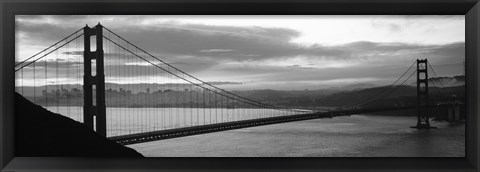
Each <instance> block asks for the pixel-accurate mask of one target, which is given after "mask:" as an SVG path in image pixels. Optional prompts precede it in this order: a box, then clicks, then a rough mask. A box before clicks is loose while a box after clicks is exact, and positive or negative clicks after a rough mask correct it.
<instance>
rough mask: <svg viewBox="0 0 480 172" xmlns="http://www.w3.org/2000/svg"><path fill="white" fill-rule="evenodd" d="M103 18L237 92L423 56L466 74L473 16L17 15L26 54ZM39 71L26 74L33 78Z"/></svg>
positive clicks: (342, 78) (345, 75)
mask: <svg viewBox="0 0 480 172" xmlns="http://www.w3.org/2000/svg"><path fill="white" fill-rule="evenodd" d="M97 23H101V24H102V25H103V26H105V27H106V28H108V29H110V30H112V31H114V32H115V33H118V34H119V35H121V36H122V37H124V38H125V39H127V40H128V41H130V42H132V43H134V44H135V45H137V46H138V47H140V48H142V49H144V50H146V51H147V52H149V53H151V54H153V55H154V56H156V57H158V58H160V59H162V60H164V61H165V62H167V63H170V64H172V65H173V66H175V67H177V68H179V69H181V70H183V71H186V72H187V73H189V74H191V75H193V76H195V77H197V78H200V79H202V80H204V81H207V82H217V83H223V84H221V87H222V88H226V89H232V90H250V89H278V90H304V89H313V90H314V89H323V88H330V87H342V86H346V85H351V84H358V83H372V84H375V85H388V84H391V83H392V82H393V81H394V80H395V79H396V78H397V77H398V76H400V75H401V74H402V73H403V72H404V71H406V70H407V68H408V67H409V66H410V65H411V64H412V63H413V62H414V61H415V60H416V59H417V58H422V59H423V58H427V59H428V60H429V61H430V63H431V64H432V65H433V66H434V68H435V70H436V73H437V74H438V75H439V76H455V75H461V74H463V72H464V69H463V66H464V64H463V63H464V61H465V17H464V16H463V15H454V16H452V15H451V16H381V15H378V16H328V15H317V16H302V15H296V16H170V15H163V16H162V15H159V16H124V15H115V16H83V15H72V16H65V15H61V16H38V15H27V16H16V61H22V60H24V59H26V58H28V57H30V56H32V55H34V54H35V53H37V52H40V51H41V50H43V49H44V48H46V47H48V46H50V45H52V44H54V43H55V42H57V41H59V40H60V39H62V38H64V37H65V36H67V35H69V34H71V33H73V32H74V31H76V30H78V29H81V28H82V27H84V26H85V25H89V26H95V25H96V24H97ZM68 58H71V59H73V60H71V59H67V57H66V59H65V60H64V61H68V62H71V63H65V65H66V66H68V65H79V64H80V63H79V62H81V61H83V59H82V56H80V55H76V56H69V57H68ZM108 58H110V59H108ZM114 58H119V57H116V56H114V55H112V56H107V55H106V56H105V60H106V64H105V65H106V70H122V69H121V68H119V67H118V66H129V67H132V68H139V69H141V68H145V69H146V68H148V67H149V66H147V65H145V63H140V62H135V61H125V62H122V61H120V63H123V64H115V65H116V66H115V65H112V64H108V60H111V59H114ZM75 62H76V63H75ZM109 65H111V66H110V67H109ZM113 66H115V67H113ZM111 72H112V71H110V72H109V71H106V73H107V74H108V73H111ZM122 73H127V72H120V74H118V73H117V74H116V75H115V76H108V75H107V76H106V77H107V78H106V80H107V82H113V83H123V84H125V83H142V82H149V83H153V82H156V81H157V80H155V78H158V77H159V76H158V74H155V73H152V74H148V76H142V77H138V76H129V75H126V74H125V75H122ZM27 76H28V75H27ZM71 76H74V74H72V75H70V77H71ZM62 77H64V78H63V79H64V81H65V82H66V83H68V82H70V80H69V76H67V75H65V76H62ZM32 79H33V77H30V78H29V77H24V81H25V82H26V83H31V82H29V81H31V80H32ZM163 82H168V80H163ZM171 82H174V81H173V80H171ZM17 83H18V79H17Z"/></svg>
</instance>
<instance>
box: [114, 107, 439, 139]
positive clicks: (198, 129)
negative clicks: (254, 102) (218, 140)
mask: <svg viewBox="0 0 480 172" xmlns="http://www.w3.org/2000/svg"><path fill="white" fill-rule="evenodd" d="M444 106H448V105H439V106H435V107H444ZM416 108H417V107H416V106H408V107H395V108H371V109H353V110H338V111H329V112H316V113H309V114H301V115H290V116H280V117H270V118H260V119H251V120H242V121H234V122H225V123H218V124H209V125H202V126H193V127H184V128H177V129H169V130H161V131H153V132H145V133H138V134H130V135H124V136H114V137H109V139H110V140H112V141H115V142H117V143H119V144H122V145H128V144H135V143H142V142H149V141H155V140H163V139H169V138H176V137H184V136H190V135H197V134H204V133H211V132H218V131H225V130H233V129H239V128H247V127H254V126H262V125H269V124H277V123H284V122H292V121H301V120H310V119H318V118H332V117H336V116H345V115H352V114H362V113H373V112H385V111H395V110H406V109H416Z"/></svg>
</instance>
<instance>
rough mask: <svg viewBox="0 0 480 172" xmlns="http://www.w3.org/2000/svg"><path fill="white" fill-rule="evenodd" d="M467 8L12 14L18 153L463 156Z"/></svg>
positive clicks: (74, 154)
mask: <svg viewBox="0 0 480 172" xmlns="http://www.w3.org/2000/svg"><path fill="white" fill-rule="evenodd" d="M465 66H466V63H465V15H16V16H15V97H14V98H15V102H14V104H15V132H16V134H15V144H16V148H15V153H16V155H17V156H20V157H465V154H466V149H465V142H466V141H465V130H466V127H465V123H466V116H467V114H466V112H467V111H466V108H465V104H466V101H465V99H466V93H465V75H466V74H465V73H466V72H465Z"/></svg>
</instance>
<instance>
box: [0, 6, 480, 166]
mask: <svg viewBox="0 0 480 172" xmlns="http://www.w3.org/2000/svg"><path fill="white" fill-rule="evenodd" d="M0 11H1V16H0V26H1V30H0V38H1V41H2V42H1V47H0V53H1V58H0V65H1V67H0V81H1V84H0V141H1V142H0V169H2V171H32V170H33V171H35V170H39V171H40V170H44V171H54V170H58V171H119V170H127V171H151V170H158V171H160V170H164V171H213V170H217V171H246V170H247V171H300V170H302V171H320V170H321V171H357V170H358V171H369V170H377V171H427V170H429V171H439V170H445V171H478V170H479V164H480V161H479V154H480V151H479V150H480V149H479V138H480V135H479V129H480V128H479V118H478V114H480V112H479V108H478V105H479V104H480V102H479V97H480V94H479V89H480V86H479V84H478V82H479V79H480V78H479V71H478V68H479V67H480V62H479V59H478V58H479V57H480V56H479V55H480V50H479V40H480V3H479V1H478V0H296V1H295V0H276V1H273V0H203V1H200V0H157V1H153V0H140V1H136V0H110V1H98V0H97V1H95V0H85V1H80V0H68V1H65V0H63V1H62V0H36V1H33V0H3V1H0ZM29 14H31V15H39V14H54V15H85V14H96V15H133V14H137V15H147V14H157V15H169V14H170V15H171V14H182V15H193V14H198V15H199V14H202V15H233V14H237V15H322V14H335V15H338V14H349V15H372V14H388V15H390V14H403V15H405V14H408V15H442V14H443V15H465V16H466V17H465V21H466V27H465V28H466V37H465V38H466V40H465V41H466V47H465V48H466V51H465V52H466V59H465V60H466V61H465V64H466V95H467V100H466V101H467V105H466V108H467V117H466V118H467V122H466V157H465V158H140V159H125V158H114V159H112V158H73V157H72V158H54V157H48V158H47V157H16V156H15V151H14V150H15V143H14V137H15V131H14V125H13V124H14V113H15V112H14V109H13V107H14V106H13V102H14V100H13V95H14V82H13V81H14V60H15V58H14V57H15V56H14V53H15V34H14V33H15V20H14V18H15V15H29Z"/></svg>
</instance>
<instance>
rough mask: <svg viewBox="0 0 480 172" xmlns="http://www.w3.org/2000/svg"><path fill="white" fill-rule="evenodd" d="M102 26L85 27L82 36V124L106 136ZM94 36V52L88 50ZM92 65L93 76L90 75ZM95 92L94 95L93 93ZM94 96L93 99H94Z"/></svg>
mask: <svg viewBox="0 0 480 172" xmlns="http://www.w3.org/2000/svg"><path fill="white" fill-rule="evenodd" d="M102 30H103V26H102V25H100V23H98V25H96V26H95V27H92V28H90V27H88V25H87V26H85V27H84V28H83V34H84V51H83V61H84V75H83V95H84V105H83V123H84V124H85V125H87V127H88V128H90V129H92V130H94V124H95V129H96V132H97V133H98V134H100V135H102V136H105V137H106V136H107V130H106V107H105V74H104V71H103V68H104V65H103V34H102ZM92 36H95V47H96V49H95V51H91V49H90V46H91V45H90V39H91V38H92ZM92 64H94V67H95V75H94V76H93V75H92V74H93V73H92ZM93 91H95V94H94V92H93ZM94 96H95V99H94Z"/></svg>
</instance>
